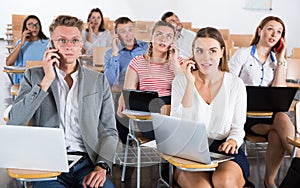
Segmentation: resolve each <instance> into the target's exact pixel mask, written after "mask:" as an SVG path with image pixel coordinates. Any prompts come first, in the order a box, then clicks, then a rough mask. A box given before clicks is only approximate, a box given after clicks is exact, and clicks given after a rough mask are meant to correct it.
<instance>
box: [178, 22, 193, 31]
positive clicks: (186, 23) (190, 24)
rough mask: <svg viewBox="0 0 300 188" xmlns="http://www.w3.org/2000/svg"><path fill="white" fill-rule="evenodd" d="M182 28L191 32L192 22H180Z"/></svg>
mask: <svg viewBox="0 0 300 188" xmlns="http://www.w3.org/2000/svg"><path fill="white" fill-rule="evenodd" d="M181 24H182V26H183V28H185V29H188V30H191V29H192V22H181Z"/></svg>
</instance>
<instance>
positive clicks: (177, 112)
mask: <svg viewBox="0 0 300 188" xmlns="http://www.w3.org/2000/svg"><path fill="white" fill-rule="evenodd" d="M185 89H186V78H185V75H184V74H179V75H177V76H176V77H175V78H174V80H173V83H172V98H171V104H172V105H171V116H176V117H180V118H184V119H192V117H193V106H192V107H189V108H185V107H183V106H182V104H181V101H182V97H183V95H184V92H185Z"/></svg>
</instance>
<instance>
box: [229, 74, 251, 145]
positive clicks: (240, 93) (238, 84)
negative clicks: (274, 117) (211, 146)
mask: <svg viewBox="0 0 300 188" xmlns="http://www.w3.org/2000/svg"><path fill="white" fill-rule="evenodd" d="M233 89H234V90H235V93H236V94H235V95H234V97H233V98H232V100H234V101H232V102H234V103H235V106H234V113H233V118H232V124H231V129H230V133H229V135H228V137H227V139H226V140H229V139H233V140H235V141H236V143H237V147H238V148H239V147H240V146H241V145H242V144H243V142H244V137H245V131H244V124H245V122H246V113H247V93H246V87H245V84H244V83H243V81H242V80H241V79H240V78H238V79H237V80H236V81H235V88H233Z"/></svg>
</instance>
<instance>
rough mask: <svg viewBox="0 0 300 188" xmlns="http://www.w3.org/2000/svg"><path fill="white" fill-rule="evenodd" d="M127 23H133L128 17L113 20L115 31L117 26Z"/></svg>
mask: <svg viewBox="0 0 300 188" xmlns="http://www.w3.org/2000/svg"><path fill="white" fill-rule="evenodd" d="M128 22H131V23H133V21H132V20H131V19H129V18H128V17H119V18H118V19H116V20H115V28H114V29H115V31H116V30H117V27H118V25H119V24H127V23H128Z"/></svg>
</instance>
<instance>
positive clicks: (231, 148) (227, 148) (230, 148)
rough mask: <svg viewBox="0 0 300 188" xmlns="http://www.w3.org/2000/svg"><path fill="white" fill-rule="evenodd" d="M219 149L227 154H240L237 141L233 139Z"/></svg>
mask: <svg viewBox="0 0 300 188" xmlns="http://www.w3.org/2000/svg"><path fill="white" fill-rule="evenodd" d="M218 149H219V151H224V152H225V153H226V154H227V153H229V154H237V153H238V149H237V144H236V141H235V140H233V139H229V140H227V141H226V142H224V143H223V144H221V145H220V146H219V148H218Z"/></svg>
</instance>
